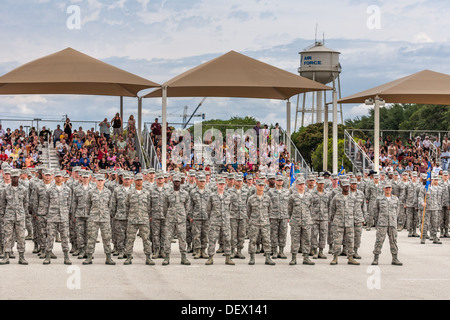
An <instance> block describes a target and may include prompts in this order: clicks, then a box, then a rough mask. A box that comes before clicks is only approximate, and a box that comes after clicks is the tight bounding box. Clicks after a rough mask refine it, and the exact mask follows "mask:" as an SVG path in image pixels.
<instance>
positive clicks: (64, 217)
mask: <svg viewBox="0 0 450 320" xmlns="http://www.w3.org/2000/svg"><path fill="white" fill-rule="evenodd" d="M63 179H64V178H63V173H62V172H61V171H59V170H58V172H56V173H55V185H52V186H51V187H50V188H49V189H48V190H47V193H46V197H47V200H46V202H47V203H48V204H49V206H48V207H47V213H46V218H47V235H48V236H47V246H46V250H45V251H46V254H45V260H44V264H50V263H51V252H52V250H53V244H54V240H55V236H56V233H57V232H59V233H60V235H61V241H62V242H61V246H62V249H63V252H64V264H67V265H71V264H72V262H70V259H69V209H70V202H71V198H70V197H71V195H70V193H71V192H70V188H69V187H67V186H65V185H63Z"/></svg>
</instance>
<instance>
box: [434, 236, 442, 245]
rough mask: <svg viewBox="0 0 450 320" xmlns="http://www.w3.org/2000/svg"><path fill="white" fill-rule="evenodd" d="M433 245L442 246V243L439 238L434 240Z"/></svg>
mask: <svg viewBox="0 0 450 320" xmlns="http://www.w3.org/2000/svg"><path fill="white" fill-rule="evenodd" d="M433 243H434V244H442V242H441V241H440V240H439V238H438V237H435V238H434V240H433Z"/></svg>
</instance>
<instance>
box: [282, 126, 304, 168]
mask: <svg viewBox="0 0 450 320" xmlns="http://www.w3.org/2000/svg"><path fill="white" fill-rule="evenodd" d="M281 133H282V136H283V142H284V144H285V145H286V148H287V149H288V150H290V154H289V157H290V158H291V159H290V160H291V162H295V164H296V165H298V166H299V169H300V171H301V172H302V173H305V174H308V173H310V172H311V167H310V166H309V165H308V163H307V162H306V161H305V159H304V158H303V156H302V154H301V153H300V151H298V149H297V147H296V145H295V144H294V142H293V141H292V140H291V137H289V136H288V135H287V134H286V131H284V130H283V129H281ZM289 147H290V149H289Z"/></svg>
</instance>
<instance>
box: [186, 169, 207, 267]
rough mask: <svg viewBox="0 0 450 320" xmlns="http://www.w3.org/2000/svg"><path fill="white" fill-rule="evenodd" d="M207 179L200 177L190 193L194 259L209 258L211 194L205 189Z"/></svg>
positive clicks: (189, 214)
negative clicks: (208, 208)
mask: <svg viewBox="0 0 450 320" xmlns="http://www.w3.org/2000/svg"><path fill="white" fill-rule="evenodd" d="M205 185H206V177H205V176H204V175H200V176H199V177H198V182H197V188H193V189H191V191H190V198H191V201H190V209H189V213H188V216H189V219H190V222H191V224H192V236H193V243H194V244H193V245H194V252H195V255H194V259H200V258H208V256H207V255H206V252H205V250H206V247H207V246H208V233H209V222H208V220H209V219H208V212H207V210H206V209H207V203H208V199H209V196H210V194H211V192H210V191H208V190H207V189H206V188H205Z"/></svg>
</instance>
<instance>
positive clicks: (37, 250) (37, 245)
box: [33, 242, 39, 254]
mask: <svg viewBox="0 0 450 320" xmlns="http://www.w3.org/2000/svg"><path fill="white" fill-rule="evenodd" d="M33 253H34V254H36V253H39V244H38V243H37V242H35V243H34V249H33Z"/></svg>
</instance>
